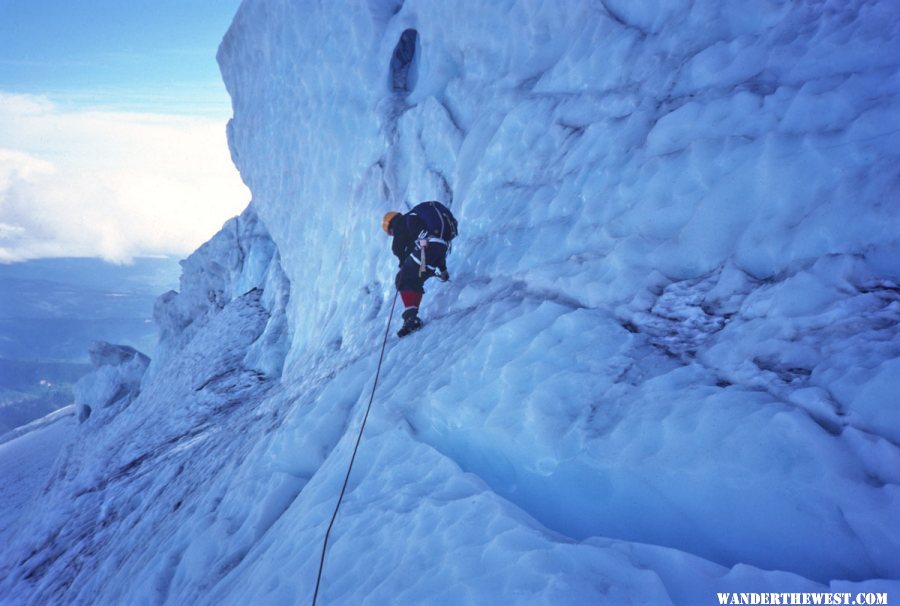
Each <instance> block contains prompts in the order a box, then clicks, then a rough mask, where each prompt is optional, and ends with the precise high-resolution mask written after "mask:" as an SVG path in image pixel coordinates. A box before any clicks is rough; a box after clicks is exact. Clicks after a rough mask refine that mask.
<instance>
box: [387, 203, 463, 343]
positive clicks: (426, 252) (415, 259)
mask: <svg viewBox="0 0 900 606" xmlns="http://www.w3.org/2000/svg"><path fill="white" fill-rule="evenodd" d="M381 226H382V227H383V228H384V231H385V232H386V233H387V234H388V235H389V236H393V237H394V241H393V244H392V245H391V248H392V250H393V252H394V254H395V255H396V256H397V259H398V260H399V261H400V271H398V272H397V279H396V281H395V284H396V286H397V290H398V291H400V298H401V299H403V305H404V306H405V309H404V310H403V327H402V328H401V329H400V330H399V331H398V332H397V336H398V337H405V336H406V335H408V334H409V333H411V332H414V331H416V330H419V329H420V328H422V320H420V319H419V304H420V303H421V302H422V295H423V294H425V288H424V287H423V286H424V284H425V280H427V279H428V278H430V277H432V276H437V277H438V278H439V279H440V280H441V281H442V282H446V281H447V280H449V279H450V273H449V272H448V271H447V253H449V252H450V242H451V240H453V238H455V237H456V235H457V233H459V232H458V227H457V223H456V218H455V217H454V216H453V213H451V212H450V209H448V208H447V207H446V206H444V205H443V204H441V203H440V202H434V201H432V202H422V203H421V204H417V205H416V206H414V207H413V209H412V210H410V211H409V212H408V213H406V214H401V213H398V212H396V211H391V212H389V213H387V214H386V215H384V220H383V221H382V223H381Z"/></svg>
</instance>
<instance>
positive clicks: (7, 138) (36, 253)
mask: <svg viewBox="0 0 900 606" xmlns="http://www.w3.org/2000/svg"><path fill="white" fill-rule="evenodd" d="M249 199H250V192H249V191H248V190H247V188H246V187H245V186H244V184H243V183H242V182H241V180H240V177H239V176H238V174H237V171H236V169H235V168H234V165H233V164H232V162H231V158H230V157H229V154H228V146H227V142H226V138H225V125H224V124H222V123H221V122H219V121H215V120H211V119H207V118H199V117H185V116H168V115H156V114H141V113H124V112H114V111H90V110H83V109H81V110H80V109H70V108H65V107H62V106H59V105H56V104H54V103H51V102H50V101H48V100H47V99H45V98H42V97H35V96H31V95H12V94H5V93H0V262H10V261H20V260H25V259H33V258H39V257H51V256H101V257H103V258H105V259H108V260H110V261H116V262H123V261H128V260H129V259H130V258H131V257H134V256H141V255H158V254H179V255H180V254H187V253H189V252H190V251H192V250H194V249H195V248H196V247H197V246H199V245H200V244H202V243H203V242H204V241H205V240H208V239H209V238H210V236H212V235H213V234H214V233H215V232H216V231H217V230H218V229H219V227H221V225H222V223H223V222H224V221H225V220H226V219H228V218H229V217H231V216H233V215H235V214H237V213H239V212H240V211H241V210H242V209H243V208H244V207H245V206H246V205H247V202H248V201H249Z"/></svg>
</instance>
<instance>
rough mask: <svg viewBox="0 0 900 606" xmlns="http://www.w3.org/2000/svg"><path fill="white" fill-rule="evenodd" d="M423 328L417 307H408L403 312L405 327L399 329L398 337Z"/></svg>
mask: <svg viewBox="0 0 900 606" xmlns="http://www.w3.org/2000/svg"><path fill="white" fill-rule="evenodd" d="M420 328H422V320H420V319H419V316H418V315H416V310H415V309H408V310H406V311H405V312H403V327H402V328H401V329H400V330H398V331H397V336H398V337H401V338H402V337H405V336H406V335H408V334H409V333H411V332H416V331H417V330H419V329H420Z"/></svg>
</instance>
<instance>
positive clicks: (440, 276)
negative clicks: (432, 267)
mask: <svg viewBox="0 0 900 606" xmlns="http://www.w3.org/2000/svg"><path fill="white" fill-rule="evenodd" d="M438 279H439V280H440V281H441V282H446V281H447V280H449V279H450V272H449V271H447V270H446V269H445V270H444V271H442V272H440V273H438Z"/></svg>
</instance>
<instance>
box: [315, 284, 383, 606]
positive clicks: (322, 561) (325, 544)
mask: <svg viewBox="0 0 900 606" xmlns="http://www.w3.org/2000/svg"><path fill="white" fill-rule="evenodd" d="M398 294H399V292H395V293H394V302H393V303H391V313H390V315H389V316H388V323H387V328H385V329H384V341H383V342H382V343H381V356H380V357H379V358H378V369H377V370H376V371H375V382H374V383H373V384H372V394H371V395H370V396H369V405H368V406H366V414H365V415H364V416H363V420H362V425H360V426H359V435H358V436H356V445H355V446H354V447H353V456H351V457H350V465H348V466H347V475H346V476H344V485H343V486H342V487H341V494H340V496H338V500H337V504H336V505H335V506H334V513H332V514H331V521H330V522H328V530H326V531H325V540H324V541H323V542H322V557H321V558H320V559H319V576H318V577H316V590H315V592H314V593H313V599H312V606H316V600H317V599H318V597H319V585H320V584H321V582H322V569H323V568H324V567H325V551H326V550H327V549H328V537H329V536H330V535H331V528H332V526H334V520H335V519H336V518H337V514H338V510H339V509H340V508H341V502H342V501H343V500H344V493H345V492H346V491H347V483H348V482H349V481H350V472H351V471H353V462H354V461H355V460H356V451H357V450H359V443H360V442H361V441H362V436H363V431H365V429H366V421H368V420H369V411H370V410H372V402H373V401H374V400H375V388H376V387H378V377H379V376H380V375H381V363H382V362H383V361H384V348H385V347H386V346H387V339H388V333H389V332H390V330H391V320H393V319H394V308H395V307H396V306H397V295H398Z"/></svg>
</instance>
